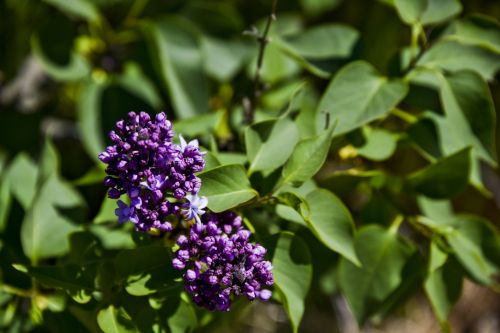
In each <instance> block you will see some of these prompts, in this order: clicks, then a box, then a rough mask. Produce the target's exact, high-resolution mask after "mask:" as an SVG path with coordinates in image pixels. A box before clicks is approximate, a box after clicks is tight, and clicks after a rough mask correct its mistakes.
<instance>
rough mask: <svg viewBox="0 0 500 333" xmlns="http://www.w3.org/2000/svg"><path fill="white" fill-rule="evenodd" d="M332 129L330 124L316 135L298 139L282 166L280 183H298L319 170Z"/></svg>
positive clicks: (327, 148)
mask: <svg viewBox="0 0 500 333" xmlns="http://www.w3.org/2000/svg"><path fill="white" fill-rule="evenodd" d="M333 129H334V127H333V126H331V127H330V128H329V129H328V130H326V131H323V132H322V133H320V134H318V135H317V136H314V137H312V138H306V139H303V140H301V141H299V143H298V144H297V145H296V146H295V148H294V150H293V152H292V155H291V156H290V158H289V159H288V161H286V163H285V166H284V167H283V170H282V172H281V178H282V180H281V185H286V184H288V183H291V184H294V185H300V184H302V183H304V182H305V181H307V180H309V179H310V178H311V177H312V176H314V175H315V174H316V172H318V171H319V169H320V168H321V167H322V166H323V163H324V162H325V160H326V157H327V155H328V151H329V150H330V144H331V142H332V133H333Z"/></svg>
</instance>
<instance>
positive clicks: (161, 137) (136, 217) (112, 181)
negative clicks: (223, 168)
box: [99, 112, 206, 232]
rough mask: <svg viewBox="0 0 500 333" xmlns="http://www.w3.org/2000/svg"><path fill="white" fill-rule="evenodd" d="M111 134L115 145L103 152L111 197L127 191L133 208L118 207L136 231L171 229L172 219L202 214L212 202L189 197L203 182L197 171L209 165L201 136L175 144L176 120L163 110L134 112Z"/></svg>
mask: <svg viewBox="0 0 500 333" xmlns="http://www.w3.org/2000/svg"><path fill="white" fill-rule="evenodd" d="M109 137H110V139H111V141H112V145H110V146H108V147H107V148H106V150H105V151H104V152H102V153H101V154H99V159H100V160H101V161H102V162H103V163H105V164H107V167H106V173H107V174H108V175H109V176H108V177H106V178H105V181H104V184H105V186H106V187H109V188H110V190H109V192H108V196H109V198H111V199H119V198H120V197H121V195H123V194H127V195H128V196H129V198H130V202H131V205H130V207H129V208H130V209H131V211H130V212H127V211H126V210H125V209H124V208H123V207H120V206H119V207H118V208H119V212H120V213H119V216H118V217H119V220H120V221H124V220H125V219H126V218H127V217H128V220H130V221H132V222H133V223H134V224H135V227H136V230H138V231H144V232H147V231H149V230H151V229H152V228H156V229H157V230H160V231H170V230H171V229H172V224H171V223H170V222H169V221H172V220H176V219H177V218H182V217H184V216H189V217H190V218H191V219H193V218H194V219H195V220H198V219H199V216H200V215H201V214H203V213H204V208H205V207H206V202H204V201H201V202H199V203H194V202H193V201H192V200H190V198H191V197H187V194H189V195H190V196H195V195H196V193H197V192H198V191H199V189H200V185H201V181H200V179H199V178H198V177H196V176H195V173H196V172H199V171H200V170H202V169H203V167H204V165H205V161H204V160H203V154H202V152H200V150H199V148H198V144H197V141H196V140H193V141H190V142H189V143H186V142H185V140H184V139H183V138H182V139H181V140H180V141H181V145H178V144H175V143H174V142H173V141H172V139H173V137H174V132H173V131H172V124H171V123H170V121H168V120H167V117H166V115H165V113H163V112H162V113H159V114H157V115H156V116H155V117H153V118H151V117H150V116H149V115H148V114H147V113H145V112H140V113H136V112H129V114H128V117H127V119H126V121H123V120H120V121H118V122H117V123H116V128H115V129H113V130H112V131H111V132H110V133H109ZM192 161H195V162H192ZM174 198H175V199H176V200H174ZM124 201H125V200H124ZM187 202H190V205H189V206H185V204H186V203H187ZM132 210H133V211H132ZM171 215H175V216H176V217H172V216H171Z"/></svg>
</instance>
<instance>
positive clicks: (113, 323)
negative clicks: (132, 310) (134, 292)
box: [97, 305, 139, 333]
mask: <svg viewBox="0 0 500 333" xmlns="http://www.w3.org/2000/svg"><path fill="white" fill-rule="evenodd" d="M97 323H98V324H99V327H100V328H101V329H102V330H103V331H104V333H132V332H133V333H138V332H139V330H138V329H137V327H136V325H135V323H134V321H133V320H132V318H131V317H130V315H129V314H128V313H127V312H126V311H125V309H124V308H122V307H118V308H117V307H116V306H115V305H110V306H108V307H107V308H104V309H102V310H101V311H99V313H98V314H97Z"/></svg>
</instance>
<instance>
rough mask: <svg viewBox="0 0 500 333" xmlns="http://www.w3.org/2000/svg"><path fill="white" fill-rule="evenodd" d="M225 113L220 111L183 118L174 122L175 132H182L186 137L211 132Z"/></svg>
mask: <svg viewBox="0 0 500 333" xmlns="http://www.w3.org/2000/svg"><path fill="white" fill-rule="evenodd" d="M223 114H224V112H223V111H218V112H211V113H208V114H203V115H199V116H194V117H190V118H185V119H181V120H179V121H176V122H175V123H174V124H173V128H174V131H175V133H179V134H182V135H184V136H186V137H195V136H199V135H203V134H207V133H211V132H213V131H214V130H215V128H216V127H217V124H218V123H219V122H220V120H221V118H222V116H223Z"/></svg>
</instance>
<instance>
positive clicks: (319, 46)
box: [273, 24, 359, 79]
mask: <svg viewBox="0 0 500 333" xmlns="http://www.w3.org/2000/svg"><path fill="white" fill-rule="evenodd" d="M358 37H359V34H358V32H357V31H356V30H354V29H353V28H351V27H349V26H346V25H340V24H325V25H320V26H316V27H314V28H311V29H310V30H307V31H305V32H301V33H298V34H295V35H287V36H284V37H282V38H281V37H278V36H276V37H273V43H274V45H276V46H277V47H278V48H279V49H280V50H281V51H282V52H283V53H284V54H286V55H288V56H289V57H290V58H292V59H294V60H295V61H297V62H298V63H299V64H300V65H301V66H302V67H303V68H304V69H306V70H308V71H309V72H311V73H312V74H314V75H316V76H319V77H321V78H325V79H327V78H329V77H330V75H331V73H330V72H329V71H327V70H325V69H323V68H321V67H320V66H318V65H317V64H315V63H314V61H318V60H326V59H332V58H346V57H348V56H349V55H350V54H351V52H352V49H353V48H354V44H355V43H356V41H357V40H358Z"/></svg>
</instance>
